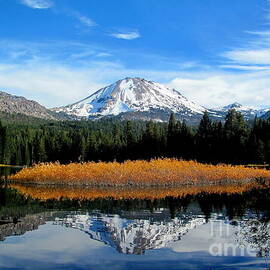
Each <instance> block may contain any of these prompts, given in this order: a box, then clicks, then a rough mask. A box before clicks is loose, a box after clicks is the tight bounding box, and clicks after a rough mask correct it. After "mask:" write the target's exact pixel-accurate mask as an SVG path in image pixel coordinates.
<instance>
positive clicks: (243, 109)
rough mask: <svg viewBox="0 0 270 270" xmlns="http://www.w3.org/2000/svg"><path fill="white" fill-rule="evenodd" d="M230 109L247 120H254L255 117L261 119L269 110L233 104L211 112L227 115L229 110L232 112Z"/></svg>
mask: <svg viewBox="0 0 270 270" xmlns="http://www.w3.org/2000/svg"><path fill="white" fill-rule="evenodd" d="M232 109H235V110H236V111H238V112H240V113H242V114H243V115H244V116H245V117H248V118H254V117H255V116H257V117H261V116H262V115H264V114H265V113H266V112H268V111H270V109H256V108H254V107H247V106H243V105H242V104H240V103H238V102H234V103H232V104H229V105H226V106H223V107H217V108H213V109H212V110H213V111H216V112H221V113H222V112H223V113H227V112H228V111H229V110H232Z"/></svg>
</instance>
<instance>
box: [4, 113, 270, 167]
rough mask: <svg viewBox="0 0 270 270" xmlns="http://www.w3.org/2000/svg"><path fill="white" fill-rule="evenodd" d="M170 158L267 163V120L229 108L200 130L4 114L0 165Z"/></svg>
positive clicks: (202, 124) (172, 119)
mask: <svg viewBox="0 0 270 270" xmlns="http://www.w3.org/2000/svg"><path fill="white" fill-rule="evenodd" d="M158 157H174V158H179V159H185V160H197V161H200V162H207V163H213V164H216V163H230V164H249V163H252V164H263V163H268V164H269V163H270V119H268V120H262V119H257V118H256V119H255V120H254V121H252V122H247V121H246V120H245V119H244V117H243V116H242V115H241V113H239V112H237V111H235V110H231V111H229V112H228V114H227V116H226V119H225V121H223V122H216V121H212V120H211V119H210V118H209V116H208V114H207V113H205V114H204V115H203V117H202V119H201V122H200V124H199V126H198V127H192V126H188V125H187V124H186V122H185V121H177V120H176V119H175V116H174V115H173V114H172V115H171V116H170V119H169V121H168V123H157V122H152V121H150V122H146V121H119V120H115V119H105V120H98V121H90V120H89V121H86V120H82V121H66V122H56V121H55V122H52V121H45V120H40V119H34V118H32V119H31V118H26V117H23V116H21V115H13V116H12V117H11V116H9V118H8V119H6V117H3V115H2V123H1V125H0V163H2V164H12V165H31V164H34V163H39V162H55V161H59V162H60V163H69V162H83V161H113V160H116V161H120V162H122V161H124V160H127V159H152V158H158Z"/></svg>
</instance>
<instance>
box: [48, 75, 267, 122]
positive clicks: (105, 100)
mask: <svg viewBox="0 0 270 270" xmlns="http://www.w3.org/2000/svg"><path fill="white" fill-rule="evenodd" d="M230 109H235V110H237V111H239V112H241V113H242V114H243V115H244V116H245V118H246V119H252V118H254V117H255V116H258V117H260V116H261V115H263V114H265V113H266V112H267V111H268V110H269V109H265V110H256V109H254V108H249V107H245V106H242V105H241V104H239V103H233V104H230V105H227V106H224V107H220V108H213V109H207V108H205V107H203V106H201V105H199V104H196V103H194V102H192V101H190V100H188V99H187V98H186V97H184V96H183V95H182V94H181V93H180V92H178V91H177V90H175V89H170V88H168V87H166V86H164V85H162V84H160V83H156V82H152V81H148V80H145V79H142V78H125V79H123V80H119V81H117V82H115V83H114V84H111V85H109V86H107V87H104V88H102V89H100V90H98V91H97V92H95V93H94V94H92V95H90V96H89V97H87V98H85V99H83V100H80V101H78V102H75V103H73V104H70V105H67V106H64V107H59V108H54V109H53V110H54V111H55V112H64V113H66V114H68V115H72V116H76V117H85V118H90V119H91V118H101V117H112V116H114V117H117V118H119V119H121V120H130V119H140V120H155V121H167V120H168V118H169V115H170V114H171V113H172V112H174V113H175V114H176V118H178V119H180V120H184V119H185V120H186V121H188V122H189V123H198V122H199V121H200V119H201V117H202V115H203V113H204V111H208V113H209V115H210V116H211V117H212V118H213V119H215V120H222V119H224V117H225V115H226V113H227V112H228V111H229V110H230Z"/></svg>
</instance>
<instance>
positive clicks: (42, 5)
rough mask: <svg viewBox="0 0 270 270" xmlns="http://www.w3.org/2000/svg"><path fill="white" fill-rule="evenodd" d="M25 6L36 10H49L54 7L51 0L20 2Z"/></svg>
mask: <svg viewBox="0 0 270 270" xmlns="http://www.w3.org/2000/svg"><path fill="white" fill-rule="evenodd" d="M20 2H21V3H22V4H23V5H26V6H28V7H30V8H35V9H47V8H50V7H52V6H53V2H52V1H51V0H20Z"/></svg>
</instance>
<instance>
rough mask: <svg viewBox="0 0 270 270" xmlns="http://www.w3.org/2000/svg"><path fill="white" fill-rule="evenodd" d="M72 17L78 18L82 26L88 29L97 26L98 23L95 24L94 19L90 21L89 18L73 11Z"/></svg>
mask: <svg viewBox="0 0 270 270" xmlns="http://www.w3.org/2000/svg"><path fill="white" fill-rule="evenodd" d="M71 15H72V16H73V17H74V18H76V19H77V20H78V21H79V22H80V23H81V24H83V25H84V26H87V27H93V26H96V25H97V23H96V22H94V21H93V20H92V19H90V18H89V17H87V16H85V15H82V14H81V13H79V12H77V11H73V12H72V13H71Z"/></svg>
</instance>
